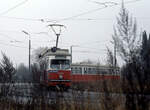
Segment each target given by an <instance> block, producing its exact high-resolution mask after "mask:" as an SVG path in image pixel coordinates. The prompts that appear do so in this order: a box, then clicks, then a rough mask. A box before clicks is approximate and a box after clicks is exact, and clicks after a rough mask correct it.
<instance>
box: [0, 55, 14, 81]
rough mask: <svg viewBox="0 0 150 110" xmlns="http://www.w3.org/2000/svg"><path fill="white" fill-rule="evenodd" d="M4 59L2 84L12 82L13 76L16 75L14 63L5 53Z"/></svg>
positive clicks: (0, 63) (1, 64) (2, 61)
mask: <svg viewBox="0 0 150 110" xmlns="http://www.w3.org/2000/svg"><path fill="white" fill-rule="evenodd" d="M2 56H3V59H2V60H1V62H0V73H1V74H2V77H3V78H2V80H3V81H2V82H11V81H12V78H13V76H14V75H15V73H16V69H15V68H14V66H13V63H12V62H11V61H10V59H9V58H8V57H7V56H6V54H5V53H2Z"/></svg>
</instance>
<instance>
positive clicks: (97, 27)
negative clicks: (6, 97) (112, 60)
mask: <svg viewBox="0 0 150 110" xmlns="http://www.w3.org/2000/svg"><path fill="white" fill-rule="evenodd" d="M124 1H125V6H126V8H127V9H128V10H129V12H130V14H131V15H132V16H133V17H136V18H137V24H138V30H139V31H140V30H147V32H150V8H149V5H150V0H138V1H136V0H124ZM97 2H99V3H104V2H113V3H112V4H107V5H108V7H107V8H104V7H105V5H102V4H98V3H97ZM126 2H127V3H128V4H126ZM129 2H130V3H129ZM116 3H117V4H120V3H121V0H25V1H24V0H3V1H2V0H1V1H0V21H1V22H0V25H1V26H0V50H1V51H3V52H5V53H6V54H7V55H8V56H9V57H10V58H11V60H12V61H13V62H14V64H19V63H21V62H23V63H25V64H26V65H27V64H28V35H25V34H24V33H23V32H22V30H24V31H26V32H28V33H29V34H30V36H31V40H32V50H33V49H36V48H38V47H40V46H41V47H43V46H48V47H52V46H54V45H55V42H54V40H55V39H56V36H55V35H54V33H53V32H52V30H51V29H50V28H49V27H47V25H49V24H53V23H54V22H47V21H55V20H57V21H59V22H57V23H59V24H63V25H65V26H66V28H63V29H62V33H61V36H60V40H59V47H61V48H68V49H69V48H70V46H71V45H74V47H73V62H79V61H83V60H86V59H91V60H94V61H98V60H99V61H100V62H104V61H105V60H104V58H105V56H106V46H109V47H112V46H111V44H110V40H111V36H112V34H113V26H115V24H116V16H117V15H118V12H119V10H120V7H121V6H120V5H115V6H112V5H113V4H116ZM111 6H112V7H111ZM91 10H94V11H91ZM40 19H44V22H42V21H41V20H40ZM75 45H76V46H75ZM0 57H1V56H0Z"/></svg>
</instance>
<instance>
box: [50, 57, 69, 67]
mask: <svg viewBox="0 0 150 110" xmlns="http://www.w3.org/2000/svg"><path fill="white" fill-rule="evenodd" d="M51 68H53V69H69V68H70V61H69V60H67V59H52V60H51Z"/></svg>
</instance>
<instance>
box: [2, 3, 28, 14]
mask: <svg viewBox="0 0 150 110" xmlns="http://www.w3.org/2000/svg"><path fill="white" fill-rule="evenodd" d="M27 1H28V0H24V1H22V2H21V3H18V4H17V5H15V6H13V7H11V8H9V9H8V10H6V11H4V12H2V13H0V15H4V14H6V13H8V12H10V11H12V10H14V9H15V8H17V7H19V6H21V5H23V4H24V3H26V2H27Z"/></svg>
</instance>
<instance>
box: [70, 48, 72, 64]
mask: <svg viewBox="0 0 150 110" xmlns="http://www.w3.org/2000/svg"><path fill="white" fill-rule="evenodd" d="M70 53H71V64H72V46H70Z"/></svg>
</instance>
